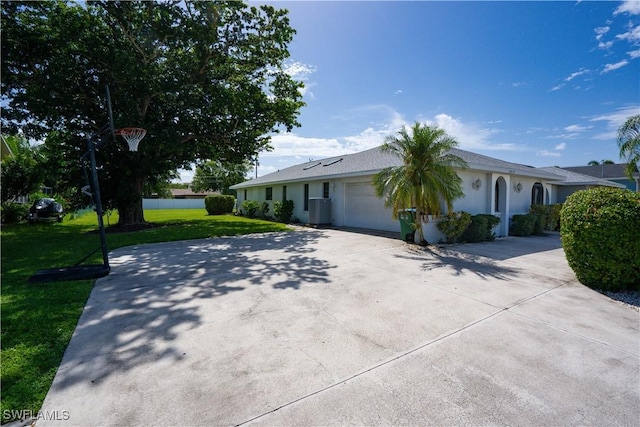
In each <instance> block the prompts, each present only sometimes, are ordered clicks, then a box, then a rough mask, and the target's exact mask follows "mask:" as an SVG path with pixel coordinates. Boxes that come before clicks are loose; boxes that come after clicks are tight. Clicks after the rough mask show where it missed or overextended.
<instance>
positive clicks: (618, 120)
mask: <svg viewBox="0 0 640 427" xmlns="http://www.w3.org/2000/svg"><path fill="white" fill-rule="evenodd" d="M636 114H640V105H632V106H629V107H623V108H618V109H617V110H615V111H613V112H611V113H608V114H603V115H600V116H596V117H593V118H591V119H590V120H589V121H591V122H601V121H604V122H606V131H605V132H601V133H599V134H597V135H595V136H594V138H595V139H602V140H615V139H616V138H617V133H618V129H619V128H620V126H622V124H623V123H624V122H625V121H626V120H627V118H629V117H631V116H634V115H636Z"/></svg>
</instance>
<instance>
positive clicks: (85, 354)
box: [52, 231, 335, 390]
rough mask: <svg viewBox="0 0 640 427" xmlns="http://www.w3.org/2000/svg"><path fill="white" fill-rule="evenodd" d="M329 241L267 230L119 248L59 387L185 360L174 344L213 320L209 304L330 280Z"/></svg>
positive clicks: (81, 327)
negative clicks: (323, 250)
mask: <svg viewBox="0 0 640 427" xmlns="http://www.w3.org/2000/svg"><path fill="white" fill-rule="evenodd" d="M322 238H325V237H324V234H323V233H322V232H319V231H301V232H287V233H266V234H259V235H249V236H241V237H228V238H215V239H206V240H192V241H183V242H170V243H163V244H154V245H140V246H131V247H127V248H121V249H118V250H116V251H114V252H113V254H112V255H111V265H112V272H111V274H110V275H109V276H107V277H105V278H103V279H100V280H98V281H97V282H96V284H95V286H94V289H93V291H92V293H91V296H90V298H89V301H88V302H87V304H86V306H85V310H84V312H83V314H82V316H81V318H80V321H79V323H78V325H77V327H76V330H75V332H74V336H73V338H72V340H71V342H70V344H69V347H68V348H67V351H66V353H65V356H64V358H63V361H62V364H61V366H60V369H59V371H58V374H57V376H56V380H55V381H54V384H53V386H52V387H53V389H54V390H55V389H65V388H67V387H70V386H72V385H75V384H77V383H82V382H84V383H90V384H92V385H95V384H99V383H100V382H101V381H103V380H104V379H105V378H107V377H109V376H110V375H112V374H113V373H114V372H118V373H123V372H127V371H129V370H131V369H133V368H135V367H136V366H139V365H142V364H147V363H157V362H158V361H161V360H169V361H179V360H181V359H182V358H183V357H184V355H183V353H182V350H180V349H179V348H177V347H176V346H175V345H174V344H173V342H174V341H175V340H176V339H177V338H179V337H180V336H181V334H182V333H184V332H186V331H189V330H191V329H194V328H197V327H198V326H200V325H202V324H203V323H204V322H206V321H207V320H206V319H207V316H209V315H210V313H206V312H203V306H202V301H201V300H203V299H207V300H212V301H211V302H207V310H209V309H211V310H224V307H225V304H226V303H225V302H224V298H225V297H227V296H229V295H231V294H235V293H238V292H241V291H243V290H246V289H247V288H248V287H253V286H270V287H272V288H273V289H278V290H284V289H301V288H302V287H303V286H307V285H309V286H310V285H314V284H322V283H328V282H329V270H330V269H332V268H335V266H333V265H330V264H329V263H328V262H327V261H325V260H323V259H319V258H317V257H314V256H313V255H312V254H313V252H314V251H315V249H314V248H313V246H312V244H313V243H315V242H317V241H318V240H319V239H322ZM213 299H215V300H213ZM235 301H237V300H235Z"/></svg>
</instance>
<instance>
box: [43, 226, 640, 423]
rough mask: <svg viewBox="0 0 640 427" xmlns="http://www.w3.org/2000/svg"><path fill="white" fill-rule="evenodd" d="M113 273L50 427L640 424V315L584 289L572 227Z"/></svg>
mask: <svg viewBox="0 0 640 427" xmlns="http://www.w3.org/2000/svg"><path fill="white" fill-rule="evenodd" d="M111 263H112V273H111V274H110V275H109V276H107V277H105V278H103V279H100V280H98V281H97V282H96V285H95V287H94V289H93V291H92V293H91V296H90V298H89V300H88V302H87V305H86V307H85V310H84V312H83V314H82V317H81V318H80V321H79V323H78V326H77V328H76V330H75V333H74V335H73V338H72V340H71V343H70V345H69V347H68V349H67V351H66V353H65V355H64V359H63V361H62V364H61V366H60V368H59V370H58V372H57V375H56V377H55V380H54V383H53V386H52V387H51V390H50V391H49V393H48V395H47V397H46V400H45V403H44V406H43V408H42V412H41V418H54V419H53V420H51V419H41V420H40V421H39V422H38V424H37V425H38V426H41V425H42V426H43V425H82V426H88V425H100V426H103V425H203V426H213V425H242V424H264V425H345V424H356V425H389V424H394V425H399V424H405V425H406V424H409V425H452V424H456V425H461V424H472V425H488V424H499V425H637V423H638V420H639V419H640V314H639V313H638V312H637V311H634V310H633V309H631V308H629V307H625V306H623V305H621V304H619V303H617V302H615V301H612V300H610V299H609V298H607V297H605V296H603V295H601V294H599V293H597V292H594V291H592V290H590V289H588V288H586V287H584V286H582V285H580V284H579V283H578V282H577V281H576V279H575V276H574V275H573V272H572V271H571V269H570V268H569V267H568V266H567V263H566V260H565V257H564V253H563V251H562V248H561V246H560V241H559V238H558V236H557V235H547V236H542V237H530V238H516V237H512V238H509V239H504V240H498V241H495V242H488V243H480V244H467V245H457V246H449V247H443V248H436V249H431V250H425V249H422V248H418V247H415V246H412V245H407V244H405V243H403V242H402V241H400V240H398V239H390V238H386V237H380V236H375V235H367V234H359V233H353V232H346V231H341V230H313V229H305V230H299V231H295V232H290V233H275V234H260V235H250V236H242V237H229V238H217V239H206V240H193V241H183V242H175V243H164V244H153V245H141V246H132V247H127V248H121V249H118V250H116V251H113V253H112V254H111ZM56 418H57V420H56Z"/></svg>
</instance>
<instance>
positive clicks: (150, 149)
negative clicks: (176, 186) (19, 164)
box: [1, 0, 304, 220]
mask: <svg viewBox="0 0 640 427" xmlns="http://www.w3.org/2000/svg"><path fill="white" fill-rule="evenodd" d="M1 12H2V25H1V31H2V34H1V39H2V40H1V42H2V70H1V71H2V76H3V78H2V82H1V88H2V94H3V95H2V100H3V101H4V102H7V103H8V104H7V107H6V108H3V115H2V119H1V120H2V125H3V128H5V129H7V130H8V131H9V132H11V133H14V131H15V130H17V129H18V128H21V129H22V131H23V132H24V134H25V135H26V136H27V137H29V138H36V139H42V138H44V137H45V136H46V135H48V134H49V133H50V132H52V131H58V132H59V134H58V137H57V138H65V140H64V144H63V145H71V146H74V147H77V149H79V150H83V149H85V148H86V138H87V136H88V135H90V134H91V133H93V132H95V131H96V130H98V129H100V128H101V127H102V126H103V125H104V124H105V123H106V122H107V114H106V110H105V85H107V84H108V85H109V86H110V89H111V97H112V104H113V112H114V122H115V126H116V128H121V127H142V128H145V129H147V136H146V137H145V139H144V140H143V141H142V142H141V144H140V147H139V151H138V152H137V153H129V152H127V149H126V144H125V143H124V141H122V140H121V139H119V140H118V141H115V142H114V141H109V143H107V144H104V145H103V146H102V147H101V148H100V150H99V153H98V154H99V158H98V163H99V164H100V166H101V176H100V179H101V186H102V187H103V189H102V190H103V191H102V193H103V198H104V199H106V200H111V201H112V202H113V204H114V205H116V206H117V207H118V209H119V210H120V213H121V220H122V215H123V214H127V212H128V210H129V209H130V208H131V207H132V206H134V207H135V206H137V205H139V206H140V207H139V210H140V211H141V200H140V198H141V195H142V188H143V186H144V184H145V182H146V181H147V180H148V179H150V178H152V177H158V176H161V177H164V176H166V175H167V173H169V172H170V171H174V170H176V169H177V168H180V167H185V166H187V165H189V164H191V163H192V162H194V161H198V160H206V159H216V160H219V161H222V162H231V163H234V162H238V163H241V162H242V161H244V160H245V159H248V158H251V157H253V156H255V155H256V153H258V152H260V151H262V150H268V149H269V148H270V146H269V134H271V133H273V132H278V131H280V130H282V129H287V130H291V129H292V128H293V127H295V126H298V125H299V123H298V122H297V115H298V114H299V109H300V108H301V107H302V106H303V105H304V103H303V102H302V101H301V98H302V95H301V92H300V89H301V87H302V86H303V85H302V83H301V82H298V81H296V80H294V79H293V78H292V77H291V76H290V75H288V74H287V73H286V70H285V65H286V64H285V61H286V60H287V58H288V57H289V51H288V48H287V46H288V44H289V43H290V42H291V41H292V39H293V36H294V34H295V30H294V29H293V28H291V26H290V25H289V19H288V17H287V11H286V10H278V9H275V8H274V7H272V6H268V5H260V6H249V5H247V4H245V3H243V2H212V1H169V0H166V1H153V2H152V1H148V2H146V1H145V2H140V1H136V2H125V1H88V2H86V3H82V4H78V3H71V2H69V3H67V2H62V1H54V2H53V1H52V2H6V3H3V7H2V11H1ZM61 151H66V152H70V151H74V150H61ZM76 162H77V159H76ZM76 167H77V163H76ZM82 185H84V183H78V186H82ZM106 204H108V202H107V203H106ZM125 216H126V215H125ZM138 219H141V215H140V218H138Z"/></svg>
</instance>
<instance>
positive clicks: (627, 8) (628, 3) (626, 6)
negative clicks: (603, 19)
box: [613, 0, 640, 15]
mask: <svg viewBox="0 0 640 427" xmlns="http://www.w3.org/2000/svg"><path fill="white" fill-rule="evenodd" d="M625 12H626V13H628V14H629V15H640V1H638V0H625V1H623V2H622V4H621V5H620V6H618V7H617V8H616V10H615V11H614V12H613V14H614V15H618V14H620V13H625Z"/></svg>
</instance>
